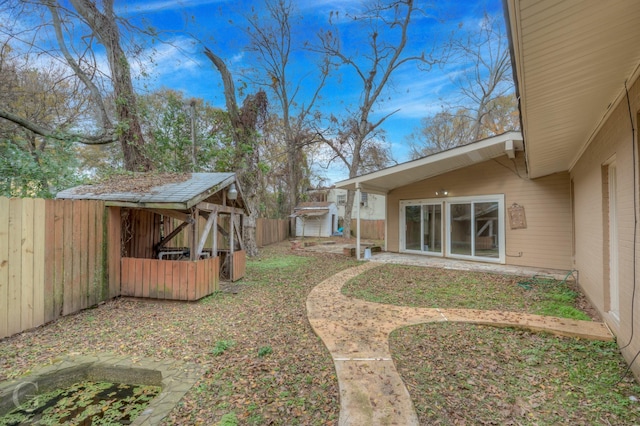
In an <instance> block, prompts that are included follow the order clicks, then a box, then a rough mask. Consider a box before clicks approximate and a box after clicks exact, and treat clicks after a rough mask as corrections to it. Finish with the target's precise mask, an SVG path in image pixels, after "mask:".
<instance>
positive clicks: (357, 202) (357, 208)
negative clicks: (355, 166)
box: [356, 182, 362, 260]
mask: <svg viewBox="0 0 640 426" xmlns="http://www.w3.org/2000/svg"><path fill="white" fill-rule="evenodd" d="M361 197H362V195H361V193H360V182H356V217H357V218H358V224H357V225H356V259H357V260H360V199H361Z"/></svg>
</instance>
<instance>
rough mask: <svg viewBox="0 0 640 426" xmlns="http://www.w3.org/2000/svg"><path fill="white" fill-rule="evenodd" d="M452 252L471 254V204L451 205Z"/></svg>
mask: <svg viewBox="0 0 640 426" xmlns="http://www.w3.org/2000/svg"><path fill="white" fill-rule="evenodd" d="M449 220H450V221H451V224H450V225H451V236H450V238H451V253H452V254H463V255H467V256H471V255H472V254H473V253H471V235H472V230H471V204H452V205H451V217H450V218H449Z"/></svg>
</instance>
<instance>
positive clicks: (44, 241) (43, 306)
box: [0, 197, 109, 338]
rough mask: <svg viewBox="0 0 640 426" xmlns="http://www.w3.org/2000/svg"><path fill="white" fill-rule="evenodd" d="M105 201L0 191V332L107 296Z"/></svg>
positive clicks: (6, 333) (3, 333)
mask: <svg viewBox="0 0 640 426" xmlns="http://www.w3.org/2000/svg"><path fill="white" fill-rule="evenodd" d="M104 211H105V209H104V203H102V202H97V201H68V200H46V201H45V200H42V199H29V198H24V199H19V198H11V199H8V198H4V197H0V338H2V337H6V336H10V335H13V334H16V333H19V332H21V331H24V330H28V329H30V328H33V327H37V326H39V325H42V324H44V323H46V322H49V321H52V320H54V319H56V318H58V317H60V316H61V315H64V314H69V313H73V312H76V311H78V310H80V309H84V308H87V307H89V306H92V305H94V304H96V303H98V302H100V301H103V300H106V298H108V297H109V293H108V292H106V291H105V290H104V286H105V272H104V265H105V253H104Z"/></svg>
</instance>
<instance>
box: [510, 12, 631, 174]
mask: <svg viewBox="0 0 640 426" xmlns="http://www.w3.org/2000/svg"><path fill="white" fill-rule="evenodd" d="M503 2H504V9H505V16H506V18H507V24H508V26H509V31H508V32H509V37H510V41H511V50H512V52H511V57H512V62H513V69H514V77H515V80H516V90H517V92H518V97H519V99H520V112H521V118H522V134H523V136H524V142H525V152H526V158H527V167H528V172H529V177H531V178H536V177H540V176H545V175H549V174H552V173H556V172H562V171H567V170H571V168H572V167H573V165H574V164H575V163H576V161H577V160H578V158H580V156H581V155H582V153H583V152H584V150H585V149H586V147H587V146H588V145H589V143H590V142H591V140H592V139H593V137H594V136H595V134H596V133H597V132H598V130H599V129H600V127H601V126H602V124H603V123H604V122H605V121H606V119H607V117H608V115H609V113H610V112H611V111H613V109H614V108H615V106H616V105H617V104H618V103H619V102H621V101H622V100H624V99H625V95H626V93H625V92H626V90H625V83H626V85H627V87H629V86H631V84H632V83H633V82H634V81H635V80H636V79H637V77H638V67H639V64H640V49H638V46H640V2H638V1H629V0H607V1H598V0H593V1H584V0H563V1H557V0H503Z"/></svg>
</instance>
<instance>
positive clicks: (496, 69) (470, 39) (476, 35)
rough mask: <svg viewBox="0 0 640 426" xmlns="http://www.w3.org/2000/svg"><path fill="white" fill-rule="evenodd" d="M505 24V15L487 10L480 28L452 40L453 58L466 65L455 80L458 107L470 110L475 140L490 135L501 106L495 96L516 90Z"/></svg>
mask: <svg viewBox="0 0 640 426" xmlns="http://www.w3.org/2000/svg"><path fill="white" fill-rule="evenodd" d="M503 26H504V25H503V20H502V17H495V16H491V15H489V14H487V13H485V14H484V16H483V19H482V23H481V25H480V26H479V27H478V28H477V29H472V30H471V31H469V32H468V33H467V35H466V37H461V38H457V37H454V39H453V41H452V42H451V55H452V57H451V59H452V61H456V62H458V63H459V64H460V66H461V67H462V68H463V69H464V72H462V73H458V74H457V76H458V77H457V78H456V79H455V81H454V82H455V83H456V86H457V87H458V88H459V90H460V93H461V95H462V105H461V106H458V107H456V108H455V109H465V110H466V111H468V114H469V120H470V122H471V123H470V125H471V129H470V136H471V140H472V141H474V140H478V139H480V138H482V137H486V136H490V134H488V133H490V130H491V121H492V116H493V117H495V116H496V113H497V112H498V109H499V107H500V103H499V102H496V99H499V98H501V97H504V96H506V95H507V94H508V93H509V92H512V91H513V80H512V78H511V73H510V71H511V62H510V56H509V43H508V40H507V36H506V34H505V32H504V28H503Z"/></svg>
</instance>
